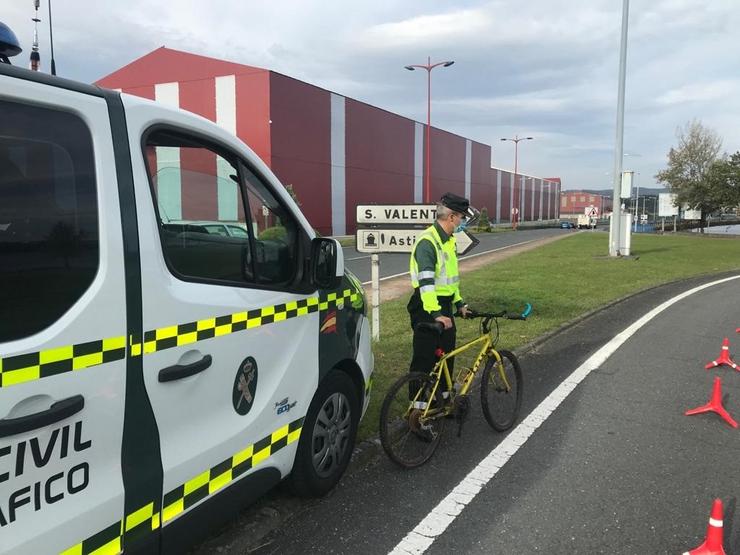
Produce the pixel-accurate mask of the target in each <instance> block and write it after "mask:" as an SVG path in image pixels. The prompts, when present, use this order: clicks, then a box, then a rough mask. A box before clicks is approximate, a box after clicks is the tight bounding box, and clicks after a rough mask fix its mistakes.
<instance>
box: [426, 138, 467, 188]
mask: <svg viewBox="0 0 740 555" xmlns="http://www.w3.org/2000/svg"><path fill="white" fill-rule="evenodd" d="M465 148H466V147H465V139H464V138H462V137H460V136H458V135H454V134H452V133H449V132H447V131H443V130H441V129H436V128H434V127H433V128H432V144H431V146H430V151H431V156H432V163H431V165H430V173H431V179H430V190H431V199H433V200H437V199H439V198H440V197H441V196H442V195H444V194H445V193H447V192H451V193H455V194H456V195H460V196H464V195H465ZM425 156H426V151H425ZM424 167H425V169H426V163H425V166H424Z"/></svg>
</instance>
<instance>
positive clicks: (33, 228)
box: [0, 101, 99, 343]
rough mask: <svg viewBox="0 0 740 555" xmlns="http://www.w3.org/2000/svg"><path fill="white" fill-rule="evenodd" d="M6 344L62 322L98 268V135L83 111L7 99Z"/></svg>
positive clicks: (0, 272)
mask: <svg viewBox="0 0 740 555" xmlns="http://www.w3.org/2000/svg"><path fill="white" fill-rule="evenodd" d="M0 114H2V117H0V343H2V342H4V341H10V340H14V339H20V338H23V337H27V336H29V335H32V334H34V333H37V332H39V331H41V330H43V329H45V328H47V327H48V326H50V325H51V324H53V323H54V322H55V321H56V320H58V319H59V318H60V317H61V316H62V314H64V313H65V312H66V311H67V310H68V309H69V308H70V307H72V305H74V304H75V302H76V301H77V300H78V299H79V298H80V296H81V295H82V294H83V293H84V292H85V290H86V289H87V288H88V287H89V286H90V284H91V283H92V281H93V279H94V278H95V274H96V273H97V269H98V249H99V246H98V206H97V197H96V184H95V165H94V158H93V147H92V138H91V135H90V131H89V129H88V128H87V126H86V125H85V123H84V122H83V121H82V120H81V119H80V118H79V117H77V116H75V115H73V114H70V113H67V112H61V111H56V110H50V109H47V108H40V107H36V106H30V105H25V104H20V103H15V102H7V101H0Z"/></svg>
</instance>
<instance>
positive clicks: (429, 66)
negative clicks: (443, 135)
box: [426, 56, 432, 202]
mask: <svg viewBox="0 0 740 555" xmlns="http://www.w3.org/2000/svg"><path fill="white" fill-rule="evenodd" d="M431 143H432V57H431V56H428V57H427V199H426V202H431V198H432V186H431V184H430V175H431V174H430V169H429V168H430V167H431V163H430V161H431V158H430V157H431V155H432V154H431V147H430V145H431Z"/></svg>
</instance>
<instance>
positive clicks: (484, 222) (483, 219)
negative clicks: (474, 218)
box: [478, 206, 491, 231]
mask: <svg viewBox="0 0 740 555" xmlns="http://www.w3.org/2000/svg"><path fill="white" fill-rule="evenodd" d="M478 231H491V222H490V221H488V209H487V208H486V207H485V206H484V207H483V208H481V211H480V218H479V219H478Z"/></svg>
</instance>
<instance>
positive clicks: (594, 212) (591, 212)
mask: <svg viewBox="0 0 740 555" xmlns="http://www.w3.org/2000/svg"><path fill="white" fill-rule="evenodd" d="M584 213H585V214H586V216H588V217H590V218H597V217H598V216H599V209H598V208H597V207H596V206H587V207H586V208H585V209H584Z"/></svg>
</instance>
